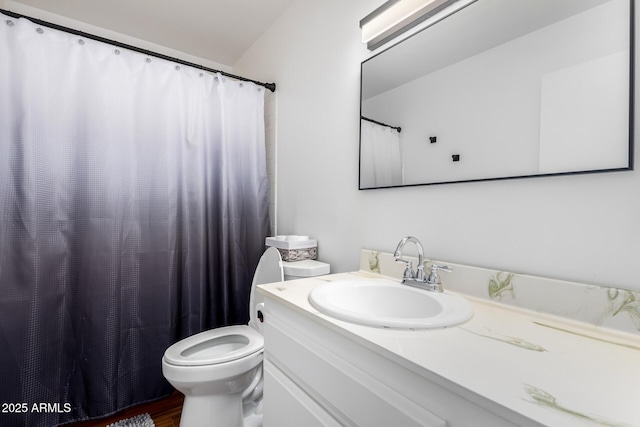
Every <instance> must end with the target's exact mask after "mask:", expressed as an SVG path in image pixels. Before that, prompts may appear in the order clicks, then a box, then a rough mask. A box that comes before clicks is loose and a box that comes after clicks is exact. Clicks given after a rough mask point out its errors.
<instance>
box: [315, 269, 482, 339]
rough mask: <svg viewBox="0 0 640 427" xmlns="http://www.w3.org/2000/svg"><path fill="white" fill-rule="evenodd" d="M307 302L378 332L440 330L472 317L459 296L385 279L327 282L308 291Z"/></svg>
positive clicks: (327, 312)
mask: <svg viewBox="0 0 640 427" xmlns="http://www.w3.org/2000/svg"><path fill="white" fill-rule="evenodd" d="M309 302H310V303H311V305H312V306H313V307H315V308H316V309H317V310H318V311H320V312H321V313H323V314H326V315H328V316H331V317H334V318H336V319H340V320H346V321H347V322H352V323H358V324H361V325H368V326H377V327H381V328H396V329H430V328H442V327H446V326H453V325H457V324H459V323H462V322H465V321H467V320H469V319H470V318H471V316H473V309H472V308H471V304H469V302H468V301H467V300H466V299H464V298H462V297H461V296H458V295H456V294H452V293H449V292H446V291H445V292H443V293H436V292H430V291H426V290H422V289H416V288H412V287H410V286H407V285H403V284H401V283H399V282H393V281H391V280H385V279H370V280H338V281H335V282H328V283H325V284H322V285H319V286H318V287H316V288H315V289H313V290H312V291H311V293H310V294H309Z"/></svg>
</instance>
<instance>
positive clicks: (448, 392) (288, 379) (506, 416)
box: [260, 251, 640, 427]
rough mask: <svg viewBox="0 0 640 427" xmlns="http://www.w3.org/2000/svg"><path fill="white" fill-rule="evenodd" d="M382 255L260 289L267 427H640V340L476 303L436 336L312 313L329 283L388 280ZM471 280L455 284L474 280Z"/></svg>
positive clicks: (447, 287)
mask: <svg viewBox="0 0 640 427" xmlns="http://www.w3.org/2000/svg"><path fill="white" fill-rule="evenodd" d="M373 254H375V262H373V263H368V264H367V262H364V263H361V268H362V269H361V270H360V271H358V272H354V273H342V274H334V275H330V276H323V277H319V278H313V279H304V280H296V281H289V282H280V283H272V284H267V285H263V286H261V287H260V292H261V293H262V294H263V295H264V297H265V306H266V314H265V324H264V335H265V361H264V372H265V398H264V426H265V427H274V426H277V427H286V426H296V427H297V426H301V425H304V426H367V427H371V426H381V427H382V426H385V427H386V426H450V427H455V426H465V427H467V426H491V427H498V426H514V425H516V426H542V425H548V426H562V427H567V426H585V425H586V426H588V425H594V426H595V425H608V426H638V425H640V405H639V404H638V402H639V401H640V391H638V389H637V385H638V384H640V369H638V367H639V366H640V338H639V336H638V335H637V334H633V333H627V332H621V331H616V330H613V329H610V328H603V327H599V326H595V325H589V324H587V323H584V322H577V321H575V320H572V319H567V318H563V317H559V316H553V315H549V314H545V313H541V312H539V311H533V310H527V309H523V308H519V307H515V306H513V304H511V305H510V304H505V303H504V302H496V301H492V300H491V298H479V297H478V296H472V295H471V294H470V293H461V295H463V296H464V297H465V298H466V299H467V300H468V301H469V302H470V303H471V305H472V307H473V311H474V314H473V317H472V318H471V319H470V320H469V321H467V322H464V323H462V324H459V325H457V326H452V327H448V328H437V329H416V330H407V329H389V328H376V327H371V326H363V325H358V324H355V323H350V322H346V321H342V320H337V319H335V318H333V317H330V316H327V315H324V314H322V313H320V312H319V311H318V310H316V309H315V308H314V307H313V306H312V305H311V304H310V303H309V301H308V297H309V294H310V292H311V291H312V290H313V289H314V288H316V287H317V286H320V285H322V284H324V283H326V282H327V281H337V280H363V281H372V280H373V281H375V280H379V279H381V278H383V277H384V276H382V275H380V274H379V272H380V265H381V264H384V262H382V263H381V262H379V259H378V254H377V253H373ZM370 255H371V253H369V254H368V255H367V254H366V253H364V251H363V259H365V261H366V257H367V256H369V258H370ZM381 258H382V257H381ZM369 261H371V259H369ZM363 264H364V265H363ZM369 267H371V268H369ZM393 268H397V267H392V269H393ZM455 270H456V268H455V267H454V271H455ZM460 270H463V271H462V272H461V273H460V274H458V275H457V276H455V275H453V274H452V275H451V278H452V279H453V280H454V281H455V280H467V279H468V278H469V277H471V276H472V275H469V273H468V271H466V272H465V271H464V268H460ZM382 271H383V273H385V271H384V268H383V270H382ZM389 271H391V270H389ZM395 271H396V270H393V273H394V274H395ZM394 274H388V275H386V280H388V279H389V277H393V276H394ZM465 275H466V276H467V279H465ZM399 277H400V276H399V275H398V276H395V280H397V281H398V283H399V282H400V280H399ZM501 277H504V276H501ZM511 279H513V277H511ZM525 279H528V278H523V279H522V280H521V283H525V282H526V280H525ZM450 281H451V280H450ZM511 281H513V282H516V286H515V287H514V286H513V283H511V282H510V283H509V284H508V286H511V288H510V291H511V292H512V293H515V291H514V289H516V290H517V289H518V286H517V280H511ZM452 283H453V282H452ZM476 285H479V284H478V283H477V284H476ZM556 285H557V287H560V288H561V287H562V283H559V284H556ZM465 286H467V287H469V286H471V285H470V284H469V283H466V284H465V285H464V286H462V288H464V287H465ZM508 286H507V287H506V288H507V289H508ZM453 288H454V286H453V285H452V284H449V285H448V284H447V282H445V291H451V290H453ZM522 289H525V287H524V285H523V286H521V287H520V290H521V292H520V293H521V294H524V292H525V291H524V290H522ZM503 291H504V289H503ZM505 299H506V300H508V298H507V297H506V296H505Z"/></svg>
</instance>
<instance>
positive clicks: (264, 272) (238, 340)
mask: <svg viewBox="0 0 640 427" xmlns="http://www.w3.org/2000/svg"><path fill="white" fill-rule="evenodd" d="M282 280H283V270H282V260H281V258H280V253H279V252H278V250H277V249H275V248H269V249H267V250H266V251H265V253H264V254H263V255H262V257H261V258H260V262H259V263H258V267H257V268H256V272H255V274H254V276H253V283H252V285H251V297H250V307H249V311H250V317H251V320H250V321H249V324H248V325H239V326H225V327H222V328H217V329H212V330H210V331H205V332H201V333H199V334H196V335H192V336H190V337H188V338H185V339H183V340H181V341H179V342H177V343H175V344H173V345H172V346H171V347H169V348H168V349H167V350H166V351H165V353H164V356H163V357H162V373H163V375H164V377H165V378H166V379H167V381H169V383H170V384H171V385H172V386H173V387H175V389H176V390H178V391H180V392H181V393H182V394H184V396H185V399H184V404H183V406H182V415H181V417H180V427H205V426H206V427H209V426H212V425H219V426H225V427H260V426H262V385H263V384H262V359H263V347H264V344H263V343H264V341H263V337H262V333H261V332H260V330H261V323H262V319H261V317H262V313H261V310H260V309H261V308H262V307H263V303H262V297H260V296H259V295H258V294H257V292H256V291H255V287H256V286H257V285H261V284H264V283H272V282H280V281H282Z"/></svg>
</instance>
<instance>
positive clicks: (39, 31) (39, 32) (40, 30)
mask: <svg viewBox="0 0 640 427" xmlns="http://www.w3.org/2000/svg"><path fill="white" fill-rule="evenodd" d="M36 33H38V34H43V33H44V30H43V29H42V28H40V27H38V28H36Z"/></svg>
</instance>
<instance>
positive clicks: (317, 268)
mask: <svg viewBox="0 0 640 427" xmlns="http://www.w3.org/2000/svg"><path fill="white" fill-rule="evenodd" d="M282 269H283V270H284V280H296V279H306V278H309V277H316V276H324V275H325V274H329V273H331V268H330V266H329V264H327V263H324V262H320V261H315V260H304V261H282Z"/></svg>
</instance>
